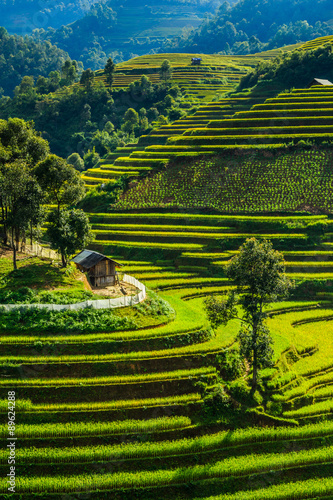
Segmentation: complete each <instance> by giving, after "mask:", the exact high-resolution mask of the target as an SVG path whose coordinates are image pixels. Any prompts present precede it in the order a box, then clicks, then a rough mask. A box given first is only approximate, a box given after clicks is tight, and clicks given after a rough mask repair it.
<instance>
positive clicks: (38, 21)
mask: <svg viewBox="0 0 333 500" xmlns="http://www.w3.org/2000/svg"><path fill="white" fill-rule="evenodd" d="M95 1H96V0H85V1H82V0H81V1H79V2H73V1H65V2H64V1H54V2H45V3H43V2H41V1H40V0H11V1H10V2H9V1H8V0H0V19H1V26H4V27H5V28H6V29H7V30H8V31H9V32H10V33H15V34H17V35H26V34H29V33H31V32H32V31H33V30H35V29H40V28H49V27H53V28H59V27H60V26H62V25H63V24H67V23H72V22H74V21H75V20H76V19H79V18H80V17H82V16H83V15H84V14H85V13H86V12H87V10H88V9H89V6H90V5H92V4H93V3H94V2H95Z"/></svg>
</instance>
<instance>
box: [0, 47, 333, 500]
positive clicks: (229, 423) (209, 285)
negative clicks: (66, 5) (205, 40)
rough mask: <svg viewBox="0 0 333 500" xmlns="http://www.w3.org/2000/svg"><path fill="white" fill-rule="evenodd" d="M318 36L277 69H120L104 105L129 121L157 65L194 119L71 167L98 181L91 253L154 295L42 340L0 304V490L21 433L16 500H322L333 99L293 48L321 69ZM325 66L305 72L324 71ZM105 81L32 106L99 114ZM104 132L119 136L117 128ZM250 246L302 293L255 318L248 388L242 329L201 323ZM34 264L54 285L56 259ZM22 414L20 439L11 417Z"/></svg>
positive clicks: (234, 63) (46, 330)
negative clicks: (267, 343) (257, 244)
mask: <svg viewBox="0 0 333 500" xmlns="http://www.w3.org/2000/svg"><path fill="white" fill-rule="evenodd" d="M327 42H328V43H329V45H330V46H331V43H332V39H327V38H325V39H324V40H323V39H319V40H314V41H313V42H310V43H309V44H305V45H304V46H301V47H298V49H297V51H296V52H295V51H293V52H291V53H290V57H289V55H288V53H287V56H286V57H285V58H284V57H283V56H282V54H281V53H280V51H278V50H272V51H270V52H264V53H261V54H256V55H242V56H237V55H236V56H230V55H229V56H223V55H208V54H205V53H201V54H200V53H196V55H200V56H201V57H202V65H201V66H200V67H198V68H193V67H192V66H191V65H190V59H191V55H190V54H189V53H184V54H170V53H168V54H163V55H147V56H142V57H139V58H135V59H132V60H130V61H127V62H125V63H122V64H119V65H118V66H117V70H116V73H115V80H114V89H113V90H112V98H114V97H115V96H116V94H119V96H118V97H121V96H122V98H123V100H124V109H123V111H124V110H125V109H127V107H128V106H129V105H130V106H132V105H133V102H136V105H137V109H139V106H142V102H144V100H143V99H142V95H143V94H142V92H143V87H144V88H145V89H146V88H147V86H148V87H149V88H151V82H154V84H155V83H158V82H159V78H160V77H159V73H158V68H159V66H160V64H161V62H162V61H163V60H164V59H165V58H166V57H167V58H168V59H169V60H170V62H171V64H172V66H173V75H172V79H171V82H170V83H169V84H168V85H164V89H165V88H166V89H168V91H170V90H171V89H172V88H175V87H176V85H177V86H178V87H179V89H180V92H181V96H179V106H178V107H179V109H183V110H185V112H187V113H188V114H186V115H184V116H181V117H178V118H177V119H175V120H170V123H165V122H164V124H162V123H160V124H156V126H154V127H153V129H152V130H150V131H149V132H147V133H143V134H140V137H138V142H137V143H134V142H133V143H129V144H127V145H126V146H119V147H117V148H116V149H114V150H113V151H112V152H108V153H107V154H106V155H105V158H103V159H102V160H101V161H100V164H99V165H97V166H95V167H94V168H90V169H89V170H88V171H85V172H83V174H82V176H83V179H84V180H85V182H86V185H87V187H88V188H91V189H90V192H89V193H88V195H87V197H86V199H85V200H83V202H82V203H83V204H85V205H84V206H85V207H89V203H90V205H91V207H92V209H91V211H89V209H88V208H86V210H87V212H89V218H90V223H91V225H92V229H93V232H94V234H95V240H94V242H93V243H92V244H91V245H90V248H91V249H94V250H97V251H99V252H102V253H103V254H104V255H106V256H110V257H111V258H112V259H116V261H117V262H119V263H121V264H123V265H124V266H125V268H124V269H125V272H126V273H128V274H129V275H130V276H133V277H135V278H136V279H137V280H139V281H140V282H141V283H143V284H144V285H145V286H146V287H147V289H149V290H150V292H149V293H148V300H146V301H144V302H142V303H140V304H138V305H136V306H133V307H130V308H127V307H124V308H122V309H118V310H116V311H114V310H111V311H109V310H102V311H94V308H93V307H91V308H88V309H87V310H83V311H82V313H83V314H82V315H81V324H80V325H78V324H77V323H75V324H74V325H73V321H72V319H71V318H70V317H67V316H66V317H65V315H64V316H62V314H63V313H62V312H60V313H59V312H57V311H52V317H51V319H52V322H51V323H47V322H46V321H44V319H45V318H42V319H43V322H42V327H43V329H42V330H38V322H37V321H38V318H40V315H39V313H40V311H32V313H31V315H30V321H31V322H30V323H29V324H28V325H27V324H26V322H25V320H24V315H23V311H22V310H20V311H18V312H17V313H16V316H13V317H8V316H6V317H5V312H4V310H2V311H1V317H2V320H3V324H6V329H4V328H3V331H1V332H0V336H1V355H0V373H1V378H0V386H1V387H2V389H3V393H4V394H5V396H3V399H2V400H1V401H0V413H2V417H3V422H4V423H3V424H2V425H0V439H2V452H0V454H1V456H2V462H1V464H0V468H1V470H2V478H1V479H0V492H1V494H2V496H4V497H5V496H7V495H6V494H7V493H8V483H7V479H6V477H7V476H6V475H7V474H8V453H9V452H8V451H7V445H8V433H10V436H13V434H12V433H13V432H14V434H15V437H17V438H18V441H17V442H18V443H19V446H17V448H16V450H15V452H16V464H15V474H16V481H15V483H16V484H15V493H16V495H15V496H17V495H19V496H22V497H24V498H27V499H28V500H30V499H31V500H32V499H33V498H36V497H38V498H42V499H45V500H49V499H52V498H55V497H63V498H67V497H71V498H74V497H77V498H81V497H82V498H86V497H87V498H97V499H98V500H110V499H111V500H129V499H131V500H132V499H137V500H156V499H159V500H170V498H172V499H174V500H272V499H274V500H304V499H311V500H317V499H319V498H322V499H330V498H333V479H332V477H333V476H332V454H333V447H332V443H333V438H332V431H333V423H332V418H331V416H332V411H333V404H332V392H333V390H332V388H333V340H332V339H333V335H332V334H333V305H332V297H333V285H332V284H333V251H332V250H333V218H332V210H333V205H332V183H333V180H332V179H333V176H332V168H333V166H332V165H333V162H332V156H333V147H332V139H333V130H332V129H333V118H332V110H333V86H320V87H316V86H315V87H311V88H307V87H306V85H307V83H308V81H304V82H303V81H302V77H303V76H304V78H305V79H307V78H308V76H309V75H308V74H307V73H306V71H304V68H308V67H310V66H309V60H308V59H307V57H305V56H304V53H305V52H307V51H309V52H311V53H312V57H313V59H314V60H315V59H316V54H319V52H318V53H316V52H312V50H313V49H314V48H316V47H318V50H319V51H321V50H322V46H323V44H325V43H327ZM324 47H327V46H326V45H324ZM293 48H294V47H289V48H287V49H286V51H287V52H289V50H292V49H293ZM325 51H326V49H325V50H324V53H326V52H325ZM295 54H296V55H295ZM297 54H298V55H297ZM314 54H315V55H314ZM290 59H291V60H294V61H295V59H297V60H299V61H300V65H299V66H297V65H296V66H295V74H297V76H298V81H299V83H300V85H299V86H297V87H296V88H292V89H289V87H288V88H285V87H282V88H281V85H283V79H282V78H281V76H280V77H279V78H276V75H275V74H274V71H275V70H276V74H277V75H281V74H283V68H288V72H287V73H288V74H289V73H290V65H289V62H290ZM318 60H319V58H318ZM325 60H326V63H325V65H324V66H326V67H324V66H321V64H320V62H319V63H318V66H317V68H320V69H325V71H327V72H329V71H330V64H327V61H330V59H329V58H328V57H327V58H326V59H325ZM312 62H314V61H312ZM257 63H259V66H258V67H257V68H256V65H257ZM263 68H265V69H266V70H267V72H266V73H261V70H262V69H263ZM274 68H275V70H274V71H273V69H274ZM311 68H312V71H315V70H316V66H315V65H313V66H311ZM251 70H253V73H252V76H247V74H248V72H249V71H251ZM261 74H262V75H263V76H267V78H265V79H263V78H259V77H258V78H257V76H259V75H261ZM145 76H149V77H150V78H151V82H150V83H149V81H148V82H147V80H146V79H145V78H143V77H145ZM292 76H293V77H294V76H295V75H292ZM312 76H313V77H315V76H318V75H317V74H313V75H312ZM320 76H321V77H324V75H320ZM251 78H252V79H253V85H254V86H253V87H250V88H248V87H247V85H246V82H250V81H252V80H251ZM138 81H139V83H134V82H138ZM103 82H105V75H104V73H103V71H99V72H97V73H96V74H95V78H94V82H93V83H92V85H91V88H90V89H89V91H88V89H87V88H84V86H83V85H79V84H74V85H72V86H68V87H66V88H59V89H58V90H56V91H55V92H53V93H51V94H48V95H44V96H43V97H40V102H41V104H40V105H39V111H40V112H41V113H42V111H43V105H44V106H47V102H48V101H50V103H51V104H52V106H55V105H56V104H55V103H56V102H59V103H60V102H62V103H63V104H66V105H67V106H69V104H70V103H74V104H75V103H76V104H77V101H78V99H79V98H82V102H81V104H82V103H83V99H84V98H87V99H88V97H89V96H90V97H89V98H91V96H95V98H96V101H95V104H96V108H97V104H98V103H99V100H98V99H97V94H98V93H100V94H99V95H102V96H104V97H105V96H110V94H109V93H108V92H107V90H106V89H105V87H103V85H102V84H103ZM240 82H242V84H241V86H242V90H237V86H238V85H239V84H240ZM126 88H127V90H126ZM157 88H158V87H154V89H155V90H154V91H156V89H157ZM128 89H129V90H128ZM89 92H90V94H89ZM62 96H65V98H66V101H65V100H64V101H62V98H63V97H62ZM133 96H136V97H135V99H136V100H135V99H134V98H133ZM171 97H172V96H171ZM129 98H131V99H132V98H133V99H132V100H129ZM165 99H166V98H163V102H164V104H166V103H165ZM174 101H176V99H174ZM22 102H23V103H24V102H25V101H24V99H22ZM114 102H116V99H115V100H114ZM167 102H168V103H169V104H170V103H172V101H170V99H169V98H168V99H167ZM42 103H44V104H43V105H42ZM180 104H181V106H180ZM34 106H35V102H34ZM34 106H32V109H33V110H34V111H35V107H34ZM172 107H173V108H175V105H174V104H173V105H172ZM92 108H93V107H92ZM17 109H19V106H17ZM59 109H60V108H59ZM165 109H166V110H167V109H168V108H167V107H165ZM170 109H171V108H170ZM177 109H178V108H177ZM57 111H58V109H57ZM147 111H148V110H147ZM67 112H69V113H72V114H75V113H77V110H76V109H74V108H71V109H70V110H69V111H68V110H67ZM94 112H96V113H97V112H98V111H97V110H94V109H91V115H90V118H89V119H88V117H87V115H88V114H87V108H86V109H85V114H84V116H83V118H84V119H85V133H86V132H89V129H90V127H92V123H93V122H92V119H93V120H95V117H94V116H96V115H94V114H93V113H94ZM163 112H166V113H168V116H170V111H163ZM117 113H118V114H119V116H122V115H121V108H120V106H119V109H118V111H116V112H115V114H117ZM132 115H133V113H132ZM141 115H142V113H141ZM147 115H148V113H147ZM63 116H65V115H63ZM171 116H172V115H171ZM92 117H94V118H92ZM91 118H92V119H91ZM108 118H109V116H107V117H106V119H108ZM53 119H55V117H53ZM62 119H63V118H62ZM156 121H157V120H156ZM55 122H56V120H55ZM88 122H90V123H88ZM103 127H104V125H103ZM54 129H55V128H54ZM105 130H106V131H107V130H109V132H110V134H112V132H111V130H112V127H110V125H108V126H107V127H106V129H105ZM52 132H53V131H52ZM100 132H102V130H100ZM105 137H106V136H105ZM85 138H89V136H88V134H87V135H86V136H85ZM66 140H67V137H66V136H65V134H64V136H63V141H64V143H65V141H66ZM114 186H116V191H115V192H113V191H112V189H113V188H114ZM103 190H105V191H103ZM103 193H104V194H103ZM110 193H111V194H112V196H111V197H110V198H107V195H110ZM104 195H105V197H104V198H103V196H104ZM111 198H112V204H111ZM248 238H256V239H257V240H259V241H262V240H264V239H269V240H271V242H272V244H273V247H274V248H275V249H277V250H279V251H280V252H281V253H282V254H283V259H284V265H285V269H286V273H287V276H288V277H289V278H290V279H292V280H293V281H294V282H295V288H293V289H292V290H291V293H290V295H289V296H288V297H287V298H285V299H284V301H283V302H276V303H273V304H272V305H271V306H270V307H269V308H267V316H266V318H265V325H266V327H267V328H268V329H269V333H270V335H271V337H272V347H273V358H272V361H273V362H272V364H271V366H270V367H266V368H262V369H260V371H259V380H258V387H257V390H256V391H255V392H254V393H252V392H251V391H250V386H249V383H250V379H251V375H252V373H251V363H252V361H253V360H252V358H251V357H250V356H249V355H247V357H246V360H244V355H243V353H242V352H241V351H240V342H239V340H240V339H239V336H238V334H239V331H240V326H241V324H240V321H239V319H236V318H234V319H232V320H231V321H229V322H228V323H227V324H222V325H220V326H219V327H217V328H215V329H214V330H213V329H212V328H211V324H210V323H209V322H208V318H207V315H206V312H205V299H206V298H207V297H213V296H214V297H217V298H220V299H221V298H222V297H223V295H224V294H225V292H228V291H232V290H234V287H235V282H234V281H231V280H230V278H229V275H228V274H227V272H226V265H227V263H228V261H230V259H231V258H232V257H234V256H238V255H239V254H240V245H242V244H243V243H244V241H245V240H246V239H248ZM27 260H28V259H27ZM26 263H27V262H25V263H22V267H23V265H24V266H25V265H26ZM43 266H45V268H46V267H47V270H48V273H47V274H46V276H47V278H48V277H49V276H50V273H51V271H52V270H53V266H52V265H51V263H50V262H49V261H48V262H44V263H43ZM20 271H21V269H18V273H19V274H18V277H19V278H21V279H22V278H23V279H25V276H22V274H20ZM40 271H41V272H40V273H39V274H38V278H39V277H40V276H41V274H42V273H43V268H42V266H41V269H40ZM25 272H28V270H27V269H26V271H25ZM58 274H59V273H57V275H58ZM65 276H67V271H65V272H64V273H63V275H62V277H63V278H62V279H63V280H64V279H65V278H64V277H65ZM7 277H9V278H10V279H13V278H14V277H15V273H12V274H11V273H7ZM10 279H9V280H8V282H7V283H6V282H4V283H2V285H3V286H4V287H5V288H8V287H10V286H11V283H10ZM23 283H24V282H23ZM25 293H27V291H26V290H25ZM252 304H253V302H252V301H251V305H252ZM70 312H71V313H73V315H74V313H76V312H77V311H70ZM94 312H95V313H96V315H95V316H96V317H97V313H101V315H102V314H103V316H101V319H100V320H98V321H96V317H95V321H93V319H94ZM220 312H221V313H222V314H223V309H222V308H221V311H220ZM57 315H58V316H57ZM82 317H83V319H82ZM3 318H5V319H3ZM7 318H8V319H7ZM97 319H98V318H97ZM56 321H58V323H57V322H56ZM59 325H60V326H59ZM243 331H244V329H243ZM265 334H267V331H265ZM13 392H15V394H14V395H13ZM7 393H8V396H9V397H8V400H7V399H6V396H7ZM14 401H15V411H16V414H17V415H18V416H17V424H16V427H15V430H13V428H14V427H13V426H12V425H11V424H10V425H9V426H8V425H7V420H6V418H7V416H8V408H10V409H11V408H12V407H13V404H14V403H13V402H14ZM9 418H11V417H9ZM11 447H12V448H13V445H11ZM14 448H15V446H14ZM10 453H12V452H10Z"/></svg>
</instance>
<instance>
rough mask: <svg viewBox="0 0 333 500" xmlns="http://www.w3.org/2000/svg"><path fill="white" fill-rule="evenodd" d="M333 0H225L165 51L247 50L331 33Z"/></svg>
mask: <svg viewBox="0 0 333 500" xmlns="http://www.w3.org/2000/svg"><path fill="white" fill-rule="evenodd" d="M332 17H333V14H332V8H331V2H330V0H320V1H319V2H316V8H315V9H313V2H312V1H310V0H292V1H289V0H274V2H267V1H266V0H256V1H253V0H240V1H239V2H237V3H236V4H235V5H233V6H230V4H229V3H228V2H224V3H222V5H221V6H220V7H219V9H218V11H217V13H216V15H215V16H214V17H213V18H212V19H207V20H206V21H205V22H203V23H202V25H201V26H200V27H199V28H198V29H196V30H193V31H192V32H191V33H189V34H186V35H184V36H183V37H181V38H180V37H177V38H176V39H174V40H172V41H170V42H168V43H167V44H166V45H165V46H164V47H163V49H162V50H163V51H170V52H171V51H174V50H175V51H178V52H192V51H193V52H201V51H209V52H221V51H222V53H225V54H229V53H233V54H247V53H253V52H259V51H261V50H265V49H273V48H278V47H282V46H283V45H290V44H293V43H299V42H305V41H307V40H310V39H312V38H316V37H319V36H324V35H331V34H332V33H333V28H332V27H331V26H330V24H329V21H330V20H331V19H332Z"/></svg>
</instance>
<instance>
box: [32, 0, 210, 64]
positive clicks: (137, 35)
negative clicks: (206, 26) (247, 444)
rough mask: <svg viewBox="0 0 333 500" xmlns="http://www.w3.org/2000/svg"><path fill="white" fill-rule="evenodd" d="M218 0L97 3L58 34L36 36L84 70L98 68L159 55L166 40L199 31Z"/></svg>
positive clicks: (54, 32)
mask: <svg viewBox="0 0 333 500" xmlns="http://www.w3.org/2000/svg"><path fill="white" fill-rule="evenodd" d="M218 5H219V1H218V0H214V1H213V2H210V1H208V0H203V1H200V0H195V1H191V0H186V1H184V0H172V1H170V0H164V1H163V2H160V1H159V2H156V1H155V0H152V1H150V2H149V3H148V4H147V2H143V1H142V0H141V1H134V0H125V1H124V2H122V4H121V5H119V3H117V2H116V1H114V0H108V1H106V2H98V3H96V4H95V5H93V6H92V7H91V8H90V10H89V11H88V12H87V14H86V15H85V16H84V17H83V18H82V19H79V20H77V21H75V22H74V23H72V24H69V25H66V26H63V27H61V28H59V29H58V30H56V31H54V30H50V31H48V32H46V33H45V32H43V31H40V32H39V33H38V34H37V32H36V33H35V36H38V37H41V39H43V40H50V41H51V42H52V43H53V44H56V45H57V46H58V47H59V48H61V49H63V50H66V51H67V52H68V53H69V55H70V56H71V58H72V59H77V60H80V61H83V63H84V65H85V67H90V68H92V69H99V68H100V67H101V66H102V65H104V64H105V62H106V59H107V57H109V56H110V55H111V56H112V58H113V59H114V60H115V61H116V62H120V61H124V60H127V59H130V58H132V57H135V56H139V55H144V54H147V53H154V52H156V51H157V50H158V49H159V48H160V47H161V45H162V44H163V42H164V41H165V40H166V39H167V38H168V37H172V36H179V34H181V33H182V32H186V31H188V29H190V28H192V27H193V28H197V27H198V26H199V25H200V24H201V22H202V20H203V19H204V17H205V15H206V14H212V13H213V12H215V10H216V8H217V7H218Z"/></svg>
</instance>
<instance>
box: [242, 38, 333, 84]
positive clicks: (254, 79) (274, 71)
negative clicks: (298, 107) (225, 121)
mask: <svg viewBox="0 0 333 500" xmlns="http://www.w3.org/2000/svg"><path fill="white" fill-rule="evenodd" d="M314 76H315V77H317V78H324V79H327V80H333V45H332V43H329V42H328V43H326V44H324V45H321V46H319V47H317V48H315V49H313V50H293V51H292V52H286V53H285V54H282V55H281V56H278V57H276V58H275V59H273V60H270V61H262V62H260V63H259V64H258V66H257V67H256V68H255V70H254V71H251V72H250V73H248V74H247V75H245V76H244V77H243V78H242V80H241V82H240V84H239V90H242V89H244V88H246V87H253V86H254V85H257V84H259V85H261V84H265V85H267V83H268V82H270V81H274V85H275V86H276V85H279V84H280V86H281V89H285V88H288V87H289V88H292V87H296V88H302V87H305V86H306V85H307V84H308V83H309V82H310V81H311V80H312V79H313V77H314Z"/></svg>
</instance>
